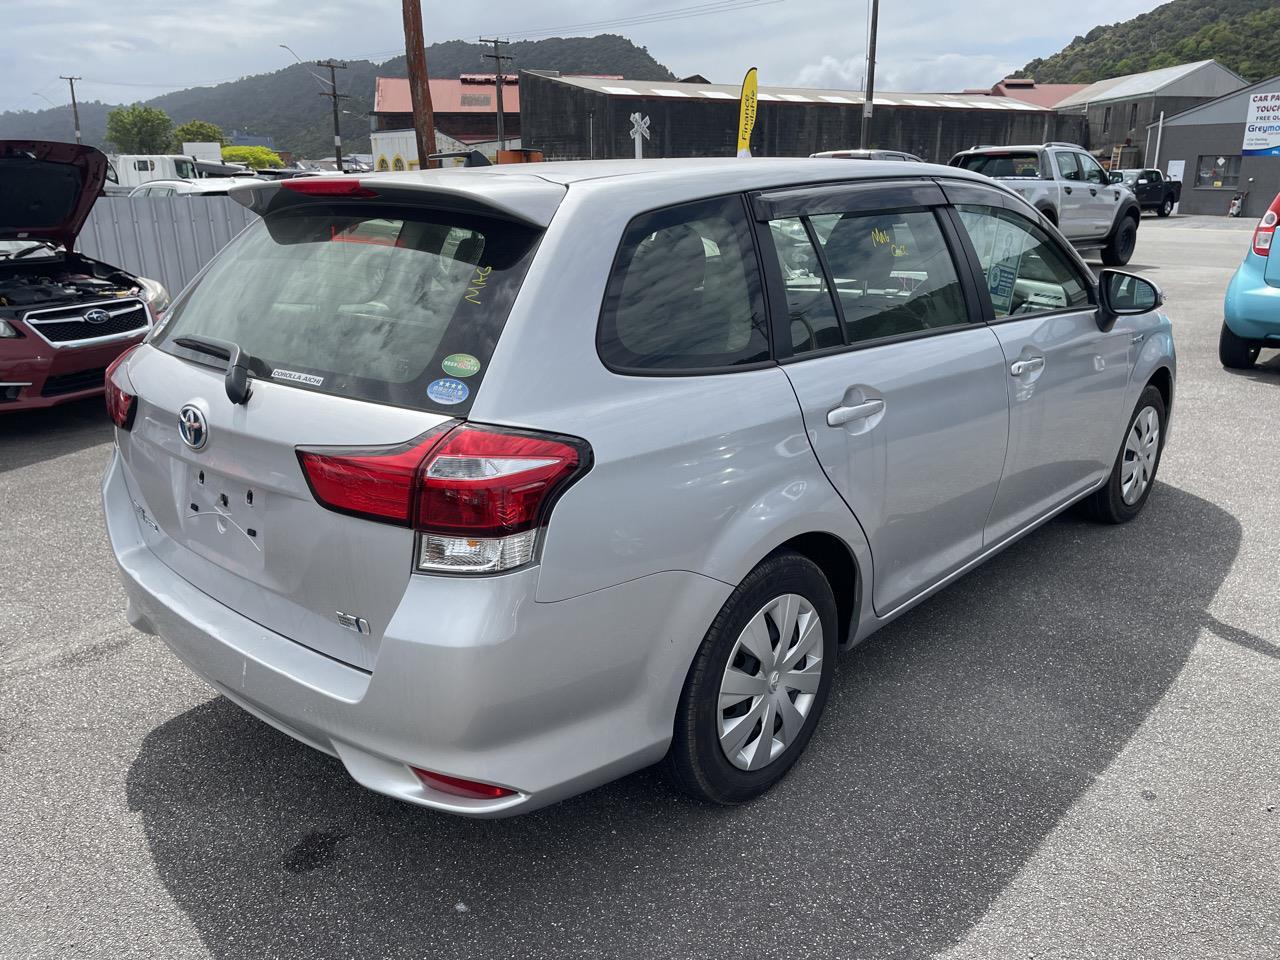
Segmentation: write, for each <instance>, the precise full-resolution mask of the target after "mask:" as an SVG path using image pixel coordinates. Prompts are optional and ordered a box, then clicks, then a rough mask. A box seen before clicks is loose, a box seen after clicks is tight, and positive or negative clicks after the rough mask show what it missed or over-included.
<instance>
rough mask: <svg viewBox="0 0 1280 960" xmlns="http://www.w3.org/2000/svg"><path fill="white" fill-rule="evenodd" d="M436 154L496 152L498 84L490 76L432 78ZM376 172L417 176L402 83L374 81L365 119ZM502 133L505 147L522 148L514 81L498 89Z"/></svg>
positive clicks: (410, 106)
mask: <svg viewBox="0 0 1280 960" xmlns="http://www.w3.org/2000/svg"><path fill="white" fill-rule="evenodd" d="M428 82H429V83H430V86H431V107H432V111H433V112H434V114H435V125H436V149H437V150H438V151H439V152H441V153H453V152H458V151H467V150H479V151H480V152H481V153H484V154H486V155H489V156H492V155H493V153H494V152H495V151H496V150H497V148H498V84H497V78H496V77H495V76H494V75H493V74H491V73H464V74H463V75H462V76H460V77H458V79H456V80H451V79H446V78H439V77H432V78H431V80H430V81H428ZM369 118H370V124H371V131H370V143H371V146H372V150H373V155H374V166H375V167H376V168H377V169H379V170H405V169H409V170H416V169H417V168H418V147H417V141H416V140H415V137H414V132H413V100H412V97H411V96H410V93H409V81H408V80H406V79H405V78H403V77H378V78H377V79H376V80H375V82H374V89H373V110H372V111H371V112H370V114H369ZM502 118H503V124H502V133H503V139H504V140H505V141H506V145H507V146H508V147H513V148H514V147H519V146H520V88H519V86H518V85H517V83H516V78H515V77H514V76H510V77H504V78H503V84H502Z"/></svg>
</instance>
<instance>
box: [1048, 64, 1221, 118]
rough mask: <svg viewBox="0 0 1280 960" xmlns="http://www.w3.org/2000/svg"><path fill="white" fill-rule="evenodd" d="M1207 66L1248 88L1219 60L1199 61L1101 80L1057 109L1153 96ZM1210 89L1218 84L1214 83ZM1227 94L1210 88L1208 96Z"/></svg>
mask: <svg viewBox="0 0 1280 960" xmlns="http://www.w3.org/2000/svg"><path fill="white" fill-rule="evenodd" d="M1207 67H1212V68H1214V71H1213V72H1214V73H1216V74H1218V75H1219V79H1221V78H1222V75H1226V77H1228V78H1230V77H1234V78H1235V79H1236V80H1237V81H1239V85H1240V86H1244V79H1243V78H1241V77H1240V76H1239V75H1238V74H1236V73H1235V72H1234V71H1231V70H1228V69H1227V68H1226V67H1224V66H1223V65H1222V64H1220V63H1218V61H1216V60H1197V61H1196V62H1195V63H1184V64H1180V65H1179V66H1176V67H1161V68H1160V69H1159V70H1148V71H1146V72H1145V73H1130V74H1127V75H1126V76H1123V77H1112V78H1111V79H1109V80H1099V81H1098V82H1097V83H1091V84H1089V86H1087V87H1085V88H1084V89H1083V90H1080V91H1078V92H1077V93H1073V94H1072V95H1071V96H1069V97H1067V98H1066V99H1064V100H1060V101H1058V104H1057V106H1058V107H1059V108H1061V107H1072V106H1083V105H1086V104H1090V103H1103V102H1105V101H1108V100H1131V99H1133V98H1135V97H1149V96H1152V95H1154V94H1157V93H1159V92H1160V91H1162V90H1164V89H1165V88H1166V87H1168V86H1171V85H1172V84H1174V83H1177V82H1178V81H1179V80H1183V79H1185V78H1187V77H1189V76H1191V75H1192V74H1193V73H1196V72H1197V71H1200V70H1204V69H1205V68H1207ZM1210 86H1214V85H1212V84H1211V85H1210ZM1224 92H1226V91H1224V90H1221V89H1216V88H1215V89H1209V88H1208V87H1206V90H1205V93H1204V95H1205V96H1217V95H1218V94H1220V93H1224ZM1188 96H1197V94H1194V93H1189V94H1188Z"/></svg>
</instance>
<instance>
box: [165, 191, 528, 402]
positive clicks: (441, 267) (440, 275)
mask: <svg viewBox="0 0 1280 960" xmlns="http://www.w3.org/2000/svg"><path fill="white" fill-rule="evenodd" d="M538 237H539V231H537V230H535V229H532V228H530V227H527V226H523V225H521V224H515V223H511V222H509V221H505V220H495V219H490V218H488V217H479V216H470V215H464V214H457V213H453V212H450V211H443V210H440V211H436V210H429V209H421V210H415V211H413V212H407V211H406V210H405V209H404V208H403V207H383V206H378V205H376V204H364V203H350V204H333V205H331V206H330V205H327V204H310V203H308V204H304V205H300V206H298V207H296V208H293V209H287V210H282V211H280V212H278V213H269V214H268V215H267V216H265V217H264V218H262V219H261V220H258V221H257V222H255V223H253V224H251V225H250V226H249V227H248V228H246V229H245V231H244V232H243V233H242V234H241V235H240V236H239V237H238V238H237V239H236V240H235V241H233V242H232V243H231V244H230V245H229V246H227V247H226V248H224V249H223V251H222V253H220V254H219V255H218V257H217V258H216V259H215V260H214V261H213V263H212V264H211V265H210V267H209V269H208V271H207V272H206V273H205V274H204V275H203V276H202V277H201V278H200V280H199V281H198V282H197V283H196V284H195V285H194V286H193V287H190V288H188V290H187V291H186V292H185V293H184V294H183V296H182V297H180V298H179V299H178V301H177V302H175V304H174V306H173V307H171V308H170V310H169V311H168V313H167V314H166V322H165V323H164V325H163V326H162V327H161V332H160V333H159V334H158V335H157V336H156V339H155V340H154V341H153V342H154V343H155V345H156V346H158V347H159V348H160V349H162V350H165V351H167V352H169V353H174V354H176V355H178V356H181V357H183V358H185V359H189V360H194V361H196V362H204V363H208V362H210V361H209V358H208V357H207V356H205V355H203V354H199V353H196V352H192V351H189V350H188V349H187V348H185V347H183V346H182V344H181V342H180V341H181V339H182V337H183V336H184V335H197V336H205V337H215V338H217V339H220V340H229V341H231V342H233V343H236V344H238V345H239V346H240V347H241V349H242V350H244V351H245V352H246V353H248V354H249V355H250V356H251V357H252V360H251V369H252V371H253V374H254V376H256V377H260V378H263V379H272V380H275V381H277V382H280V383H286V384H289V385H291V386H295V387H299V386H301V387H306V388H308V389H312V390H319V391H321V392H323V393H331V394H335V395H338V396H345V397H352V398H355V399H360V400H369V401H373V402H379V403H387V404H391V405H394V406H401V407H412V408H416V409H425V410H433V411H435V412H439V413H447V414H455V413H456V414H465V413H466V411H467V410H469V409H470V406H471V402H472V400H473V399H474V398H475V394H476V390H477V388H478V386H479V385H480V383H481V382H482V381H483V379H484V376H485V371H486V370H487V368H488V364H489V359H490V357H491V356H492V354H493V351H494V348H495V347H496V345H497V342H498V338H499V337H500V335H501V333H502V328H503V326H504V325H505V323H506V319H507V315H508V313H509V311H510V309H511V305H512V303H513V302H514V300H515V297H516V293H517V291H518V290H519V287H520V283H521V281H522V280H523V277H524V274H525V271H526V269H527V267H528V264H529V261H530V259H531V258H532V256H533V251H534V248H535V246H536V243H537V239H538Z"/></svg>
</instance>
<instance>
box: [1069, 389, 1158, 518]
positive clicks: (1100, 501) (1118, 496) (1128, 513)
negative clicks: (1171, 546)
mask: <svg viewBox="0 0 1280 960" xmlns="http://www.w3.org/2000/svg"><path fill="white" fill-rule="evenodd" d="M1148 407H1152V408H1154V409H1155V412H1156V417H1157V419H1158V422H1159V427H1160V434H1159V441H1158V443H1157V445H1156V451H1155V462H1154V464H1153V465H1152V467H1151V473H1150V476H1149V479H1148V481H1147V485H1146V487H1145V488H1144V489H1143V490H1142V494H1141V495H1140V496H1139V497H1138V498H1137V499H1136V500H1135V501H1134V502H1133V503H1125V500H1124V490H1123V473H1124V466H1125V460H1126V443H1127V442H1128V439H1129V434H1130V433H1131V432H1132V431H1133V429H1134V425H1135V423H1136V422H1137V420H1138V415H1139V414H1141V413H1143V412H1144V411H1145V410H1146V409H1147V408H1148ZM1167 417H1168V412H1167V411H1166V410H1165V406H1164V395H1163V394H1161V393H1160V391H1159V390H1157V389H1156V388H1155V387H1153V386H1151V385H1150V384H1148V385H1147V387H1146V389H1144V390H1143V391H1142V395H1141V396H1140V397H1138V402H1137V404H1135V405H1134V408H1133V413H1131V414H1129V420H1128V423H1127V424H1126V426H1125V428H1124V438H1123V439H1122V440H1121V441H1120V452H1119V453H1117V454H1116V459H1115V463H1114V464H1113V465H1112V467H1111V475H1110V476H1109V477H1107V482H1106V484H1105V485H1104V486H1103V487H1101V488H1100V489H1098V490H1096V491H1094V492H1093V493H1092V494H1090V495H1089V497H1088V498H1087V499H1086V500H1085V505H1086V508H1087V509H1088V511H1089V513H1090V515H1092V516H1093V518H1094V519H1095V520H1099V521H1101V522H1102V523H1128V522H1129V521H1130V520H1132V519H1133V518H1134V517H1136V516H1137V515H1138V514H1140V513H1141V512H1142V508H1143V507H1144V506H1145V505H1146V503H1147V497H1149V496H1151V491H1152V490H1153V489H1154V488H1155V485H1156V472H1157V471H1158V470H1159V469H1160V457H1161V456H1162V455H1163V453H1164V437H1165V432H1166V431H1165V421H1166V419H1167Z"/></svg>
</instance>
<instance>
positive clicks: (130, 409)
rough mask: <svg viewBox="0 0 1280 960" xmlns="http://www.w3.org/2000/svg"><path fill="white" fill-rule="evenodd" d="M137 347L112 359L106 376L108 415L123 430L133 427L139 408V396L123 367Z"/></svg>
mask: <svg viewBox="0 0 1280 960" xmlns="http://www.w3.org/2000/svg"><path fill="white" fill-rule="evenodd" d="M137 349H138V348H137V347H130V348H129V349H128V350H126V351H125V352H124V353H122V354H120V356H118V357H116V358H115V359H114V360H112V361H111V366H109V367H107V373H106V377H105V380H106V383H105V386H106V392H107V415H108V416H110V417H111V420H112V422H113V423H115V425H116V426H117V427H119V428H120V429H121V430H129V429H130V428H132V427H133V416H134V414H135V413H136V412H137V410H138V398H137V397H136V396H135V395H134V394H133V384H132V383H131V382H130V380H129V372H128V370H123V369H121V368H122V367H123V366H124V363H125V361H126V360H128V359H129V355H130V354H132V353H133V351H135V350H137Z"/></svg>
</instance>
